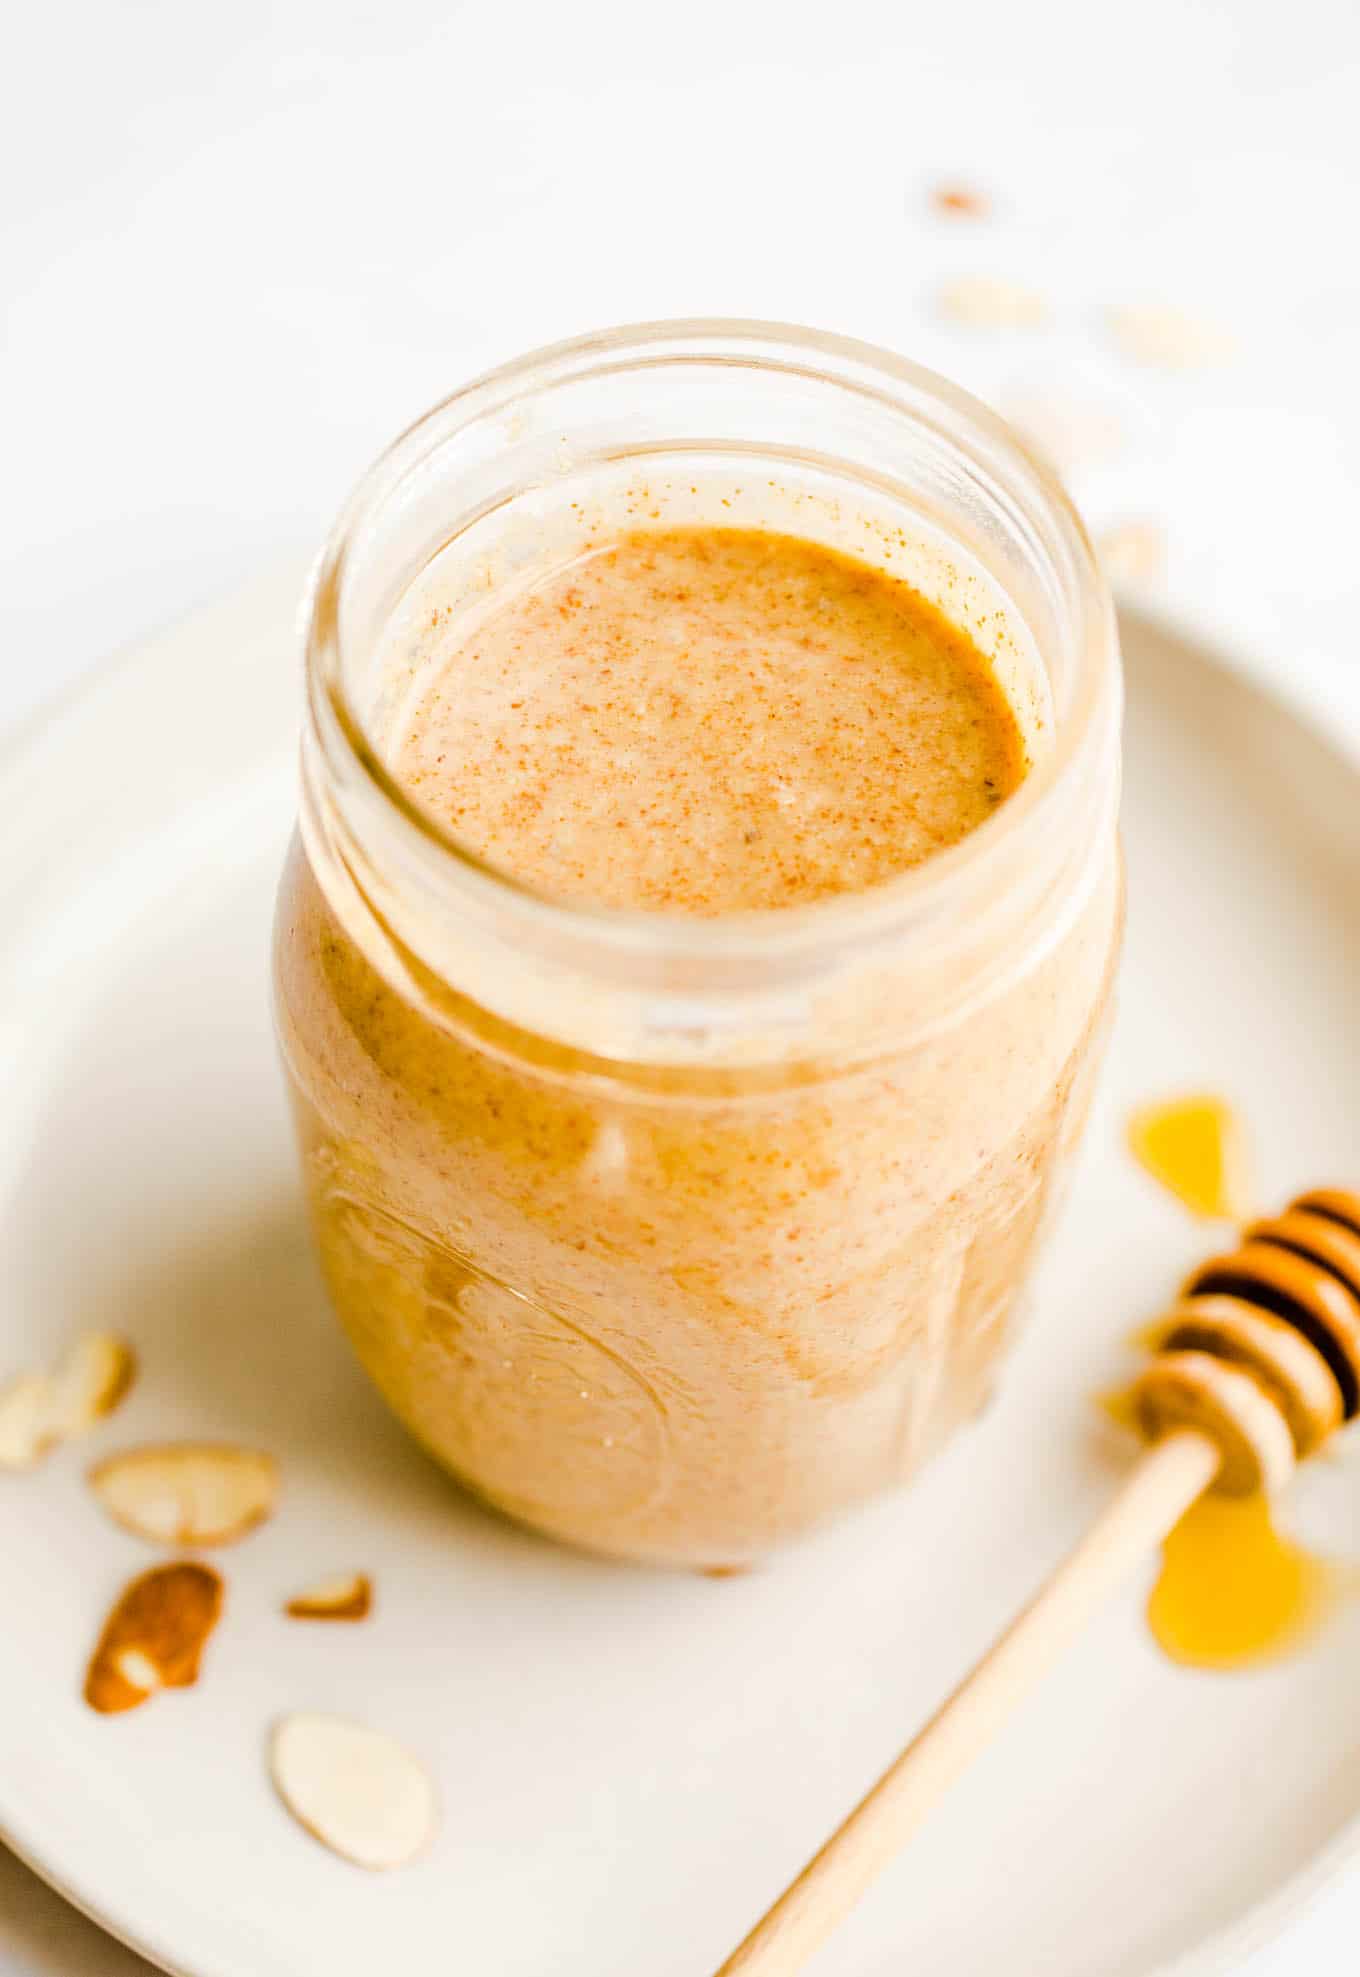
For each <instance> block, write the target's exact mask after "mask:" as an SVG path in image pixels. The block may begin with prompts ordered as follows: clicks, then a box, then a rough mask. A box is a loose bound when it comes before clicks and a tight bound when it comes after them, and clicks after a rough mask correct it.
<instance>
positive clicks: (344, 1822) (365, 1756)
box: [269, 1712, 436, 1869]
mask: <svg viewBox="0 0 1360 1977" xmlns="http://www.w3.org/2000/svg"><path fill="white" fill-rule="evenodd" d="M269 1768H270V1773H271V1775H272V1777H273V1780H274V1786H275V1789H276V1790H277V1792H278V1794H279V1797H280V1798H281V1799H282V1800H283V1802H284V1804H285V1805H286V1806H287V1808H288V1810H289V1811H290V1812H291V1813H292V1815H293V1817H294V1818H295V1819H296V1820H297V1821H298V1823H299V1824H300V1825H302V1826H305V1827H306V1828H307V1831H308V1832H309V1833H311V1834H312V1835H313V1837H314V1838H316V1839H318V1840H320V1841H321V1843H322V1845H323V1846H328V1847H329V1848H330V1849H331V1851H332V1852H333V1853H338V1854H340V1855H341V1856H342V1857H343V1858H344V1859H345V1860H350V1861H353V1862H354V1864H355V1865H356V1866H357V1867H368V1868H374V1869H377V1868H384V1867H401V1866H403V1865H404V1864H405V1862H407V1861H408V1860H413V1859H414V1858H415V1856H416V1855H417V1854H418V1853H420V1852H421V1851H422V1850H423V1848H424V1847H425V1846H426V1845H427V1843H428V1842H429V1839H430V1836H431V1834H432V1833H433V1832H434V1828H435V1818H436V1813H435V1795H434V1786H433V1785H432V1783H431V1782H430V1778H429V1775H428V1773H427V1772H426V1770H425V1768H424V1766H423V1765H421V1764H420V1763H419V1762H418V1760H417V1759H416V1758H414V1757H412V1755H411V1753H410V1752H409V1751H408V1750H405V1749H403V1747H402V1746H401V1745H400V1744H398V1743H394V1742H393V1740H392V1738H390V1737H385V1736H382V1735H381V1734H380V1733H379V1732H378V1731H376V1730H368V1729H365V1728H364V1726H363V1725H362V1724H359V1723H347V1722H346V1721H345V1720H344V1719H343V1718H342V1717H339V1716H317V1715H312V1714H309V1713H305V1712H300V1713H299V1714H297V1715H294V1716H285V1717H284V1718H283V1720H282V1721H281V1722H280V1723H278V1724H276V1725H275V1728H274V1734H273V1738H272V1740H271V1743H270V1753H269Z"/></svg>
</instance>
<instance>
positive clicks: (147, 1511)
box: [90, 1442, 278, 1545]
mask: <svg viewBox="0 0 1360 1977" xmlns="http://www.w3.org/2000/svg"><path fill="white" fill-rule="evenodd" d="M90 1483H91V1485H92V1487H93V1489H94V1492H95V1494H96V1496H98V1498H99V1500H100V1502H101V1503H102V1504H103V1505H104V1508H105V1509H106V1510H107V1511H108V1513H109V1515H110V1517H112V1518H113V1520H114V1522H115V1523H117V1524H121V1525H122V1526H123V1529H124V1530H126V1531H131V1532H133V1533H134V1534H135V1536H137V1537H139V1538H146V1539H148V1540H149V1541H150V1542H151V1543H152V1544H181V1545H227V1544H234V1543H235V1542H236V1540H237V1539H238V1538H243V1537H244V1536H245V1535H246V1533H247V1531H253V1530H254V1528H255V1526H256V1525H257V1524H259V1523H261V1522H263V1520H264V1519H265V1518H266V1517H267V1516H268V1515H269V1513H270V1511H271V1510H272V1509H273V1508H274V1498H275V1496H276V1495H277V1493H278V1465H277V1463H276V1462H275V1461H274V1458H273V1457H272V1456H270V1455H263V1454H261V1453H260V1452H259V1451H258V1450H257V1449H250V1448H236V1447H234V1446H232V1445H230V1444H226V1443H209V1442H168V1443H164V1444H160V1445H153V1446H150V1447H146V1448H131V1449H124V1450H123V1451H122V1453H121V1454H119V1455H111V1456H109V1457H108V1458H107V1459H106V1460H105V1461H103V1462H99V1463H96V1465H95V1467H94V1468H93V1469H92V1470H91V1471H90Z"/></svg>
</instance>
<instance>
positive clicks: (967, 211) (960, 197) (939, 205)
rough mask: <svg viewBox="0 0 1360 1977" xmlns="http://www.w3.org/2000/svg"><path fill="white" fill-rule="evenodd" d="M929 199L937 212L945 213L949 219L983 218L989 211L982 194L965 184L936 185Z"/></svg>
mask: <svg viewBox="0 0 1360 1977" xmlns="http://www.w3.org/2000/svg"><path fill="white" fill-rule="evenodd" d="M931 201H932V203H933V205H934V207H935V210H936V212H937V213H945V214H947V215H948V216H949V218H950V219H956V220H985V219H986V217H987V214H988V211H989V206H988V202H987V200H986V199H985V198H984V197H983V195H982V194H981V193H980V192H975V191H974V190H973V188H972V187H971V186H967V185H937V186H936V187H935V190H934V192H933V193H932V194H931Z"/></svg>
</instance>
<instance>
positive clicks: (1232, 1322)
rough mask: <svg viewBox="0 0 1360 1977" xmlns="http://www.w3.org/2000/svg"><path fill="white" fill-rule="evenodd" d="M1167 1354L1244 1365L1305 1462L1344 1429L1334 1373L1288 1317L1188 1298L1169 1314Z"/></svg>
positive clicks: (1232, 1301)
mask: <svg viewBox="0 0 1360 1977" xmlns="http://www.w3.org/2000/svg"><path fill="white" fill-rule="evenodd" d="M1167 1323H1168V1327H1169V1329H1168V1330H1167V1332H1166V1333H1165V1335H1164V1337H1163V1339H1162V1350H1163V1351H1164V1352H1208V1353H1212V1355H1213V1356H1214V1358H1215V1359H1222V1360H1226V1361H1227V1362H1228V1363H1229V1364H1230V1365H1233V1366H1241V1367H1242V1368H1244V1370H1245V1371H1246V1372H1248V1373H1251V1374H1253V1375H1254V1376H1255V1378H1256V1380H1257V1381H1258V1382H1259V1383H1260V1385H1261V1386H1263V1387H1264V1388H1265V1390H1266V1392H1267V1393H1268V1394H1269V1395H1270V1397H1271V1399H1272V1400H1273V1401H1274V1402H1275V1405H1276V1406H1277V1407H1278V1408H1279V1410H1280V1412H1281V1414H1283V1416H1284V1418H1285V1421H1286V1422H1287V1424H1288V1427H1289V1432H1290V1434H1291V1435H1292V1436H1293V1438H1294V1453H1295V1454H1296V1455H1297V1456H1298V1458H1299V1460H1300V1461H1302V1460H1303V1458H1304V1456H1307V1455H1311V1454H1312V1453H1313V1450H1314V1449H1315V1448H1320V1447H1321V1445H1322V1443H1323V1442H1325V1441H1326V1440H1327V1438H1328V1436H1329V1435H1333V1434H1335V1432H1336V1430H1337V1429H1338V1428H1339V1427H1340V1426H1341V1389H1340V1387H1338V1385H1337V1383H1336V1380H1335V1378H1334V1376H1333V1374H1332V1371H1331V1368H1330V1367H1329V1366H1328V1365H1327V1362H1326V1360H1325V1359H1323V1357H1322V1355H1321V1354H1320V1353H1318V1352H1315V1351H1314V1350H1313V1348H1312V1346H1311V1345H1309V1343H1308V1341H1307V1339H1305V1338H1304V1337H1303V1335H1302V1333H1300V1332H1296V1331H1295V1329H1294V1327H1293V1326H1292V1325H1289V1324H1286V1323H1285V1321H1284V1319H1283V1318H1277V1317H1276V1316H1275V1314H1274V1313H1273V1312H1271V1311H1262V1310H1260V1309H1258V1307H1256V1306H1255V1305H1251V1304H1246V1303H1244V1301H1243V1300H1242V1299H1241V1298H1240V1297H1222V1296H1218V1297H1215V1296H1214V1295H1213V1294H1212V1293H1210V1294H1208V1295H1206V1296H1204V1297H1187V1298H1184V1299H1182V1301H1181V1302H1180V1303H1179V1304H1178V1305H1175V1306H1174V1307H1173V1309H1172V1310H1171V1311H1169V1312H1168V1313H1167Z"/></svg>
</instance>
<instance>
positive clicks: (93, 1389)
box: [52, 1332, 137, 1441]
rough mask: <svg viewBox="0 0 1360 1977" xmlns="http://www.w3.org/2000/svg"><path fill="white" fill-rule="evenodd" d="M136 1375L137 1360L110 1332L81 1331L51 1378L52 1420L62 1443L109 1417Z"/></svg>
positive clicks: (124, 1344) (123, 1343)
mask: <svg viewBox="0 0 1360 1977" xmlns="http://www.w3.org/2000/svg"><path fill="white" fill-rule="evenodd" d="M136 1374H137V1359H136V1355H135V1354H134V1352H133V1350H132V1347H131V1346H130V1345H128V1343H127V1342H126V1340H124V1339H120V1338H118V1337H117V1336H116V1335H115V1334H114V1333H113V1332H83V1333H82V1334H81V1336H80V1337H79V1338H78V1339H77V1340H76V1342H75V1344H74V1345H73V1346H72V1347H71V1348H70V1350H69V1351H68V1352H67V1354H66V1356H65V1358H64V1359H62V1360H61V1362H60V1364H59V1365H58V1367H57V1370H56V1372H55V1373H54V1374H53V1375H52V1419H53V1425H54V1426H55V1428H56V1430H57V1434H58V1436H59V1438H60V1439H61V1440H62V1441H70V1440H71V1439H72V1438H73V1437H74V1436H76V1435H83V1434H86V1433H88V1431H89V1430H90V1429H91V1428H93V1427H94V1425H95V1423H96V1422H97V1421H102V1420H103V1419H104V1417H105V1416H106V1415H108V1414H112V1412H113V1410H114V1408H115V1407H117V1405H118V1403H119V1401H121V1400H122V1399H123V1397H124V1396H125V1395H126V1393H127V1391H128V1389H129V1388H130V1387H131V1385H132V1382H133V1380H134V1379H135V1378H136Z"/></svg>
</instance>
